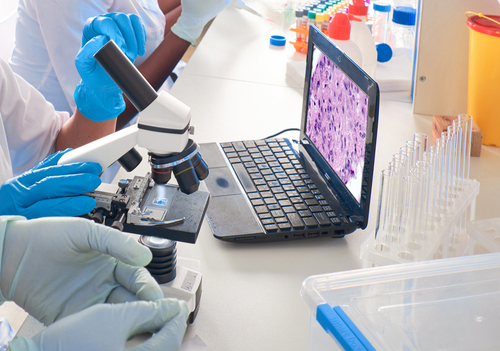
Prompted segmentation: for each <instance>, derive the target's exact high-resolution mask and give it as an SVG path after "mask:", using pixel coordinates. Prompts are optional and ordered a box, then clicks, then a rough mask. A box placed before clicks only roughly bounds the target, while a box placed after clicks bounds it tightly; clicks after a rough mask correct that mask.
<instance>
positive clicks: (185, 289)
mask: <svg viewBox="0 0 500 351" xmlns="http://www.w3.org/2000/svg"><path fill="white" fill-rule="evenodd" d="M175 269H176V276H175V278H174V280H172V281H170V282H168V283H165V284H160V287H161V289H162V290H163V295H164V296H165V297H166V298H176V299H178V300H183V301H186V303H187V305H188V307H189V310H190V311H191V313H190V315H189V318H188V322H189V323H190V324H192V323H193V322H194V320H195V319H196V316H197V314H198V310H199V308H200V299H201V291H202V289H201V278H202V276H201V262H200V261H198V260H195V259H190V258H185V257H177V265H176V268H175Z"/></svg>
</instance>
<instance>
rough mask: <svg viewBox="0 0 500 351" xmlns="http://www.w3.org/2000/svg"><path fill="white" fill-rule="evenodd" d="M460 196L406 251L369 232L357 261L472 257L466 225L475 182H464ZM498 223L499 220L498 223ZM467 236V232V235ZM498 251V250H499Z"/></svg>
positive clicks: (373, 263)
mask: <svg viewBox="0 0 500 351" xmlns="http://www.w3.org/2000/svg"><path fill="white" fill-rule="evenodd" d="M462 184H463V186H462V189H461V191H460V193H459V194H458V195H457V197H456V198H454V200H453V201H452V202H453V204H452V205H451V206H450V210H449V213H448V215H446V216H443V218H442V220H441V221H440V222H439V224H437V225H436V226H435V227H434V229H433V230H428V231H427V232H426V233H425V234H426V235H425V237H422V238H421V239H420V240H418V241H417V242H416V245H414V247H413V248H412V250H410V251H411V255H409V254H408V252H409V250H407V249H405V248H403V247H402V244H401V242H400V241H399V240H398V239H399V238H398V237H397V236H391V237H385V238H379V237H377V238H376V237H375V232H372V233H371V234H370V235H369V236H368V238H367V239H365V241H364V242H363V244H362V245H361V250H360V257H361V259H363V262H364V266H365V267H372V266H384V265H389V264H395V263H405V262H412V261H426V260H432V259H438V258H447V257H458V256H467V255H471V254H473V253H474V243H475V240H474V239H473V238H472V237H471V236H470V235H468V231H467V229H466V223H467V222H468V221H473V220H474V217H475V202H476V196H477V195H478V194H479V182H478V181H476V180H474V179H464V181H463V183H462ZM498 222H499V223H500V220H499V221H498ZM469 232H470V231H469ZM499 251H500V247H499Z"/></svg>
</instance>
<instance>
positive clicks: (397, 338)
mask: <svg viewBox="0 0 500 351" xmlns="http://www.w3.org/2000/svg"><path fill="white" fill-rule="evenodd" d="M300 294H301V297H302V299H303V300H304V302H305V303H306V304H307V306H308V307H309V309H310V324H309V347H308V350H309V351H319V350H321V351H323V350H342V349H349V348H346V347H345V346H344V348H343V346H341V342H343V343H344V345H347V346H352V348H350V349H351V350H384V351H395V350H398V351H401V350H408V351H410V350H412V351H415V350H426V351H437V350H500V333H498V325H499V323H500V253H489V254H482V255H475V256H466V257H457V258H446V259H441V260H434V261H427V262H419V263H404V264H399V265H391V266H385V267H374V268H366V269H358V270H351V271H346V272H337V273H330V274H323V275H316V276H311V277H309V278H307V279H306V280H304V282H303V283H302V288H301V291H300ZM334 308H335V310H334ZM325 315H326V316H329V317H331V319H330V320H329V321H331V322H334V323H335V324H334V325H332V324H333V323H328V322H329V321H328V320H326V318H324V316H325ZM322 317H323V318H322ZM318 319H319V320H320V321H321V322H322V323H323V326H322V325H321V324H320V322H318ZM324 328H325V329H326V330H328V332H326V331H325V329H324ZM332 335H337V336H339V339H340V340H341V341H337V339H336V338H335V337H333V336H332ZM340 336H343V338H341V337H340ZM356 346H359V347H358V348H356ZM370 347H371V348H370Z"/></svg>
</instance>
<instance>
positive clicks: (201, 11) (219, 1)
mask: <svg viewBox="0 0 500 351" xmlns="http://www.w3.org/2000/svg"><path fill="white" fill-rule="evenodd" d="M232 2H233V0H203V1H199V0H181V6H182V12H181V16H180V17H179V19H178V20H177V22H176V23H175V24H174V25H173V26H172V28H171V30H172V32H173V33H174V34H175V35H177V36H178V37H179V38H181V39H184V40H186V41H188V42H190V43H191V44H192V45H193V46H196V39H198V38H199V36H200V35H201V32H202V31H203V28H204V27H205V25H206V24H207V23H208V21H210V20H211V19H212V18H214V17H215V16H217V15H218V14H219V12H221V11H222V10H224V9H225V8H226V7H229V5H231V3H232Z"/></svg>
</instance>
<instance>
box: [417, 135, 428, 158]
mask: <svg viewBox="0 0 500 351" xmlns="http://www.w3.org/2000/svg"><path fill="white" fill-rule="evenodd" d="M413 141H418V142H419V143H420V149H419V153H418V158H417V161H421V160H423V156H422V155H423V153H424V152H426V151H427V141H428V136H427V134H425V133H415V134H413Z"/></svg>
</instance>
